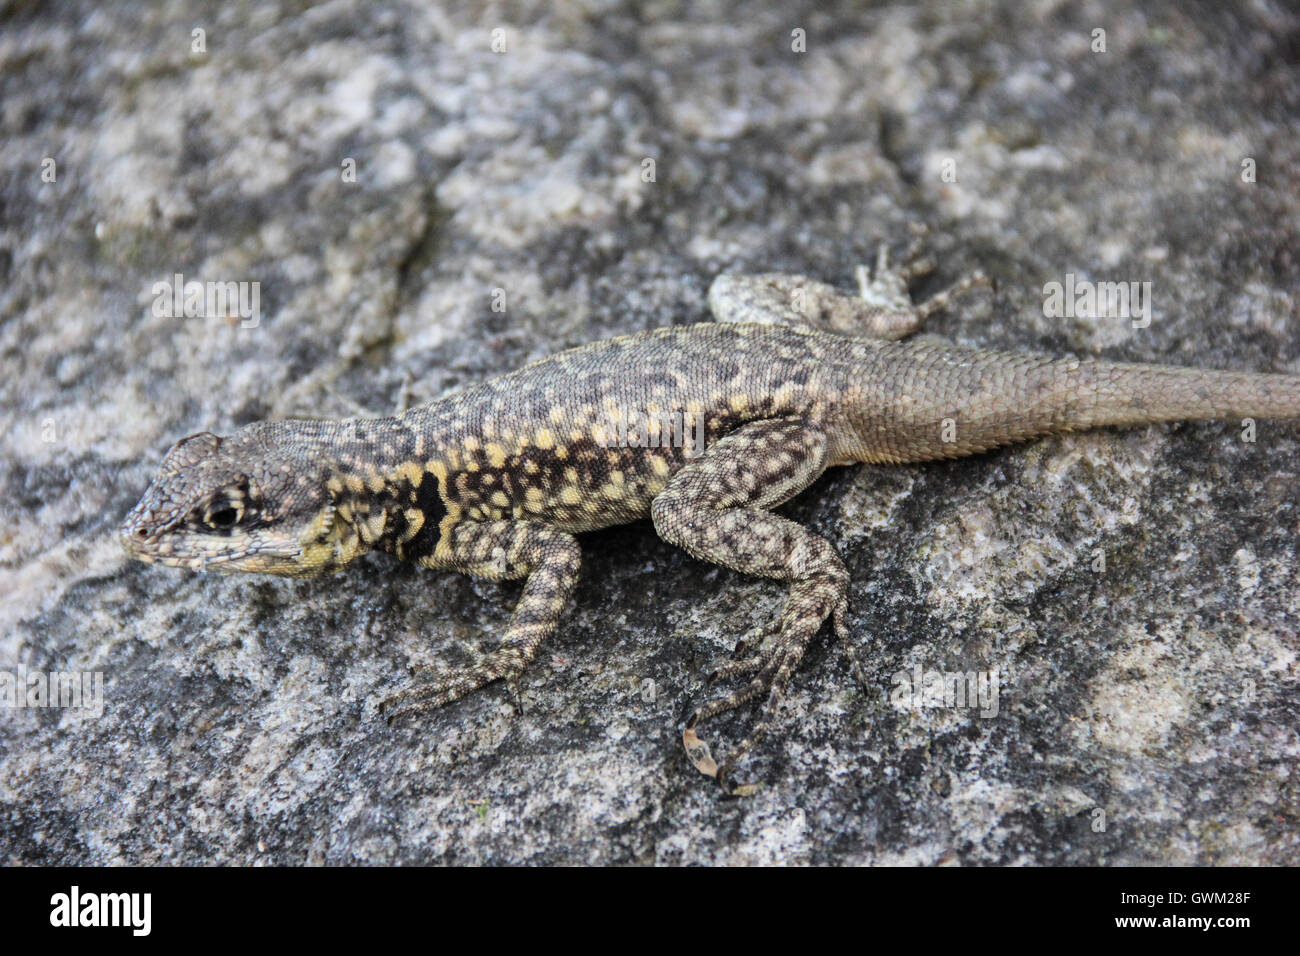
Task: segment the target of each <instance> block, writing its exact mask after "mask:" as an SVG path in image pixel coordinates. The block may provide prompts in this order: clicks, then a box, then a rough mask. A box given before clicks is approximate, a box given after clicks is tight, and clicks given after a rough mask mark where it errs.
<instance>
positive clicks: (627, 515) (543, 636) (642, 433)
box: [119, 243, 1300, 793]
mask: <svg viewBox="0 0 1300 956" xmlns="http://www.w3.org/2000/svg"><path fill="white" fill-rule="evenodd" d="M915 245H916V244H915V243H914V244H913V246H914V247H915ZM933 268H934V264H933V261H932V260H926V259H923V258H919V257H918V256H917V255H916V252H915V248H913V249H909V252H908V255H907V256H905V257H904V260H903V262H902V263H901V264H900V266H899V267H897V268H894V267H891V266H890V264H889V261H888V250H887V249H886V247H884V246H881V248H880V251H879V253H878V256H877V261H876V264H875V269H874V271H872V270H867V269H866V268H860V269H859V270H858V279H859V288H858V290H856V292H855V293H847V292H842V291H840V290H839V289H838V288H836V287H834V286H832V285H829V284H826V283H823V282H819V281H817V280H815V279H812V278H808V277H806V276H799V275H791V274H784V273H766V274H757V275H742V274H722V275H719V276H718V277H717V278H716V279H715V280H714V281H713V283H712V284H711V286H710V289H709V293H708V302H709V307H710V309H711V311H712V313H713V316H714V318H715V320H716V321H713V322H705V323H700V324H694V325H678V326H670V327H667V328H663V329H658V330H655V331H645V332H638V333H635V334H631V335H624V336H619V337H616V338H611V339H607V340H605V341H600V342H595V343H591V344H587V345H583V346H580V347H578V348H573V349H570V350H568V351H563V352H560V353H558V354H555V355H552V356H550V357H547V358H543V359H540V360H538V361H535V362H533V363H531V364H529V365H527V366H525V367H524V368H522V369H519V370H517V371H515V372H512V373H509V374H506V375H503V376H500V377H497V378H494V379H492V380H489V381H486V382H483V383H481V384H478V385H474V386H470V387H468V388H465V389H463V390H460V391H458V392H454V393H452V394H450V395H447V396H445V397H441V398H438V399H435V400H434V401H431V402H428V403H426V404H424V405H420V406H418V407H414V408H411V409H409V410H407V411H404V412H402V413H400V414H396V415H391V416H387V417H369V418H367V417H358V418H350V419H342V420H293V419H289V420H278V421H263V422H255V423H252V424H249V425H245V426H243V427H242V428H240V429H238V430H237V431H235V432H233V433H232V434H231V435H229V436H227V437H220V436H217V435H215V434H212V433H210V432H201V433H198V434H194V435H190V436H188V437H185V438H183V439H181V440H180V441H178V442H177V443H176V444H175V445H173V446H172V447H171V449H170V450H169V451H168V452H167V453H166V455H165V457H164V458H163V460H162V463H161V465H160V466H159V469H158V472H157V475H156V477H155V478H154V480H153V482H152V484H151V485H150V486H149V488H148V489H147V490H146V492H145V494H144V495H143V497H142V498H141V499H140V501H139V503H138V504H137V505H136V506H135V508H134V509H133V510H132V511H131V512H130V514H129V515H128V516H127V518H126V519H125V521H124V522H123V524H122V526H121V528H120V531H119V535H120V540H121V541H122V543H123V545H124V547H125V550H126V551H127V553H128V554H129V555H130V556H132V557H134V558H137V559H139V560H141V561H145V562H151V563H156V564H160V565H165V566H172V567H181V568H191V569H200V570H209V569H215V570H218V571H226V572H259V573H267V574H275V575H291V576H313V575H318V574H324V573H329V572H336V571H338V570H340V569H341V568H343V567H344V566H345V565H347V564H349V563H350V562H352V561H353V560H355V559H356V558H357V557H358V556H360V555H361V554H363V553H365V552H367V551H370V550H382V551H386V552H389V553H391V554H393V555H395V556H396V557H397V558H399V559H404V560H411V561H416V562H418V563H419V564H420V565H423V566H424V567H426V568H431V569H435V570H450V571H457V572H462V573H465V574H469V575H476V576H481V577H484V578H489V579H496V580H507V579H523V582H524V583H523V589H522V592H521V594H520V597H519V598H518V601H517V604H516V606H515V609H514V612H513V614H512V616H511V618H510V621H509V624H508V626H507V627H506V628H505V632H504V635H503V636H502V638H501V641H500V643H499V646H498V647H497V648H496V649H494V650H492V651H491V652H489V653H487V654H486V655H484V656H483V657H482V658H481V659H480V661H479V662H478V663H476V664H474V665H472V666H469V667H465V668H461V669H458V670H452V671H449V672H447V673H444V674H442V675H440V676H438V677H436V678H434V679H432V680H425V681H423V682H415V683H413V684H411V685H410V686H407V687H405V688H403V689H400V690H397V691H395V692H394V693H391V694H390V695H388V696H387V697H386V698H384V699H383V700H382V701H381V702H380V703H379V705H378V708H377V709H378V710H379V712H380V713H381V714H383V715H384V716H385V717H386V718H387V719H388V720H389V722H390V723H391V721H392V720H393V719H394V718H395V717H398V716H406V715H415V714H420V713H422V712H427V711H428V710H431V709H433V708H437V707H441V706H443V705H445V704H448V703H450V702H452V701H454V700H457V699H459V698H461V697H463V696H465V695H466V694H468V693H470V692H471V691H474V690H477V689H478V688H480V687H483V686H484V685H486V684H489V683H491V682H493V681H496V680H499V679H503V678H507V679H511V680H513V679H516V678H518V676H519V675H520V674H522V673H523V672H524V670H525V669H526V668H527V667H528V666H529V664H530V663H531V662H532V661H533V660H534V659H535V658H536V657H537V655H538V651H539V648H540V647H541V646H542V645H543V643H544V642H545V641H546V640H547V639H548V638H550V637H551V636H552V635H553V634H554V633H555V632H556V630H557V628H558V627H559V624H560V621H561V616H562V613H563V611H564V608H565V606H566V604H567V603H568V601H569V599H570V597H571V595H572V593H573V591H574V588H575V585H576V583H577V581H578V577H579V566H580V564H581V548H580V545H579V541H578V538H577V537H576V536H577V535H578V534H580V533H582V532H585V531H591V530H595V529H598V528H604V527H608V526H613V525H620V524H625V523H629V522H633V521H637V520H643V519H646V518H649V519H650V520H651V521H652V522H653V526H654V529H655V531H656V532H657V534H658V535H659V537H660V538H662V539H663V540H664V541H666V542H668V543H670V544H673V545H676V546H678V547H680V548H683V549H684V550H685V551H687V552H688V553H689V554H690V555H692V556H694V557H695V558H698V559H700V560H701V561H705V562H711V563H713V564H716V565H722V566H724V567H727V568H731V569H734V570H737V571H740V572H744V573H747V574H751V575H760V576H764V577H767V578H772V579H776V580H778V581H781V582H784V583H785V584H786V585H787V586H788V590H787V593H786V597H785V600H784V604H783V606H782V607H781V609H780V611H779V612H778V613H777V614H776V615H775V617H774V619H773V620H772V622H771V623H770V624H769V625H768V626H767V627H766V628H764V629H761V630H760V632H759V634H758V635H757V637H756V639H754V640H750V641H746V640H741V641H740V643H738V644H737V646H736V655H735V657H734V658H732V659H729V660H728V661H726V662H724V663H721V664H719V665H718V666H717V667H715V668H714V669H713V671H712V672H711V674H710V675H709V684H710V685H713V683H714V682H716V681H729V682H730V683H731V689H730V690H725V689H724V690H723V691H721V692H718V693H716V694H715V695H714V696H712V697H710V698H708V699H707V700H706V701H705V702H703V703H701V704H699V705H698V706H696V707H694V709H693V710H691V711H690V712H689V714H688V715H687V716H686V717H685V718H684V720H683V721H682V722H681V724H680V729H681V735H682V741H683V745H684V746H685V748H686V751H687V755H688V758H689V759H690V760H691V761H692V762H693V763H694V765H695V766H696V768H697V769H699V770H700V771H701V772H703V773H705V774H707V775H709V776H712V777H714V778H716V779H717V781H718V782H719V783H721V784H723V787H724V789H726V790H727V791H728V792H731V793H744V792H750V790H751V789H752V788H748V787H732V786H731V783H730V778H731V776H732V773H733V771H734V768H735V766H736V762H737V761H738V760H739V759H740V758H741V757H742V756H743V755H744V754H746V753H747V752H748V751H750V750H751V748H753V747H754V746H755V744H756V743H757V742H758V741H759V740H760V739H761V738H762V737H763V736H764V734H765V733H767V732H768V731H769V729H770V728H771V726H772V724H773V722H774V720H775V719H776V717H777V714H778V709H779V707H780V704H781V702H782V699H783V696H784V693H785V689H786V686H787V683H788V681H789V680H790V678H791V675H792V674H793V673H794V671H795V668H796V667H797V666H798V664H799V662H800V660H801V658H802V657H803V655H804V651H805V649H806V648H807V647H808V646H809V643H810V642H811V641H812V639H813V638H814V637H815V635H816V634H817V633H818V632H819V631H820V630H821V628H822V626H823V624H824V623H826V622H827V620H828V619H829V621H830V624H831V629H832V631H833V632H834V634H835V635H836V637H837V638H838V639H839V641H840V642H841V644H842V645H843V647H844V649H845V651H846V654H847V657H848V661H849V663H850V666H851V670H852V672H853V675H854V677H855V678H856V679H857V680H858V681H859V682H860V683H863V684H864V686H865V681H864V679H863V676H862V670H861V667H860V664H859V661H858V659H857V656H856V654H855V651H854V646H853V643H852V641H851V640H850V635H849V630H848V626H847V613H848V588H849V575H848V573H847V571H846V568H845V564H844V562H843V560H842V559H841V558H840V556H839V554H838V553H837V552H836V550H835V548H834V547H833V546H832V545H831V543H830V542H829V541H827V540H826V539H825V538H824V537H822V536H820V535H817V534H815V533H813V532H812V531H811V530H809V529H808V528H806V527H804V526H802V525H800V524H797V523H795V522H794V521H792V520H790V519H788V518H786V517H783V516H781V515H778V514H776V513H774V511H773V509H775V508H777V507H778V506H779V505H782V504H783V503H785V502H787V501H789V500H790V499H791V498H793V497H794V496H796V495H798V494H799V493H800V492H802V491H803V490H804V489H806V488H808V486H809V485H811V484H812V483H813V482H814V481H815V480H816V479H817V478H818V477H819V476H820V475H821V474H822V473H823V472H824V471H825V470H826V469H827V468H830V467H835V466H842V465H850V464H854V463H874V464H908V463H918V462H926V461H933V460H938V459H950V458H955V457H959V456H964V455H973V454H977V453H980V452H984V451H987V450H989V449H992V448H995V447H998V446H1002V445H1007V444H1011V443H1015V442H1022V441H1028V440H1031V439H1035V438H1039V437H1042V436H1047V435H1052V434H1058V433H1063V432H1069V431H1072V430H1075V429H1084V428H1093V427H1099V426H1117V425H1121V426H1122V425H1136V424H1145V423H1154V422H1167V421H1178V420H1194V419H1236V418H1282V419H1286V418H1297V417H1300V376H1296V375H1286V374H1271V373H1250V372H1234V371H1212V370H1202V369H1196V368H1184V367H1172V366H1160V365H1149V364H1147V365H1143V364H1131V363H1120V362H1110V361H1104V360H1100V359H1089V358H1084V359H1081V358H1055V357H1052V356H1048V355H1041V354H1021V353H1014V352H997V351H990V350H985V349H979V348H968V347H959V346H957V345H951V344H945V343H936V342H932V341H925V340H919V339H910V340H909V336H911V335H912V333H914V332H916V331H917V330H918V329H919V328H920V327H921V326H922V324H923V323H924V321H925V320H926V319H927V318H928V317H929V316H930V315H932V314H934V313H936V312H938V311H940V310H941V309H945V308H948V307H949V305H950V303H951V302H952V301H953V300H954V299H955V297H956V296H957V295H959V294H961V293H964V292H966V291H967V290H969V289H972V288H974V287H976V286H981V285H988V284H990V283H989V281H988V279H987V278H986V277H985V276H984V275H983V274H982V273H974V274H972V275H969V276H967V277H966V278H964V279H962V280H960V281H958V282H957V283H956V284H955V285H953V286H952V287H950V288H948V289H947V290H945V291H943V292H939V293H937V294H935V295H933V296H931V297H930V298H928V299H926V300H925V301H923V302H920V303H913V301H912V298H911V296H910V293H909V291H908V283H909V282H910V281H912V280H913V279H915V278H916V277H917V276H919V275H924V274H925V273H927V272H929V271H932V270H933ZM756 698H762V699H763V702H762V708H761V712H760V714H759V716H758V718H757V719H756V720H755V722H754V723H753V724H752V726H751V729H750V730H749V732H748V734H747V735H746V736H745V737H744V739H743V740H741V741H740V742H739V743H738V744H737V745H736V746H735V747H734V748H733V749H732V750H731V752H730V754H729V755H728V756H727V757H726V759H725V760H722V761H721V762H719V761H717V760H715V759H714V757H713V756H712V754H711V753H710V751H709V747H708V745H707V744H706V743H705V742H704V741H703V740H702V739H701V738H700V736H699V735H698V733H697V728H698V727H699V726H700V725H701V723H702V722H703V721H705V720H708V719H709V718H712V717H716V716H717V715H719V714H722V713H724V712H727V711H731V710H734V709H736V708H738V707H741V706H742V705H744V704H746V703H748V702H750V701H752V700H754V699H756Z"/></svg>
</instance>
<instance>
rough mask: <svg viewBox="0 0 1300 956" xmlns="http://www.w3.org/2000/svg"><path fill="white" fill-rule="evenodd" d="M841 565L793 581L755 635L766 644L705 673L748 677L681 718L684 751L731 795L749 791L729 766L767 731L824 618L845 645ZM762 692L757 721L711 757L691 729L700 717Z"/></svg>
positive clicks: (716, 676)
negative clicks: (722, 755) (724, 753)
mask: <svg viewBox="0 0 1300 956" xmlns="http://www.w3.org/2000/svg"><path fill="white" fill-rule="evenodd" d="M842 570H843V569H842V566H840V567H838V568H834V567H832V568H828V569H826V571H824V572H822V573H818V574H814V575H811V576H809V577H807V578H804V579H801V580H800V581H798V582H797V583H796V584H795V585H794V587H792V589H791V593H790V596H789V598H788V599H787V600H786V604H785V607H784V608H783V609H782V611H781V614H780V616H779V617H778V618H777V620H776V621H775V622H773V623H772V624H771V625H769V626H768V627H767V628H765V629H764V630H763V631H762V632H761V634H762V636H761V637H760V638H759V641H762V642H763V643H764V644H766V647H765V649H763V650H761V651H759V652H758V653H756V654H753V655H750V656H747V657H743V658H741V659H740V660H733V661H729V662H727V663H724V664H720V665H719V666H717V667H715V668H714V669H713V671H712V672H711V673H710V674H709V678H708V679H709V683H710V684H713V683H715V682H716V681H719V680H723V679H725V678H729V677H745V676H748V677H749V678H750V679H749V680H748V682H746V683H745V684H743V685H741V686H740V687H737V688H736V689H735V690H733V691H731V692H730V693H729V694H725V695H723V696H720V697H716V698H714V699H713V700H710V701H708V702H706V703H704V704H702V705H700V706H699V707H697V708H695V710H694V711H693V712H692V713H691V714H690V715H689V716H688V717H687V718H686V722H685V726H684V728H683V731H682V743H683V745H684V746H685V748H686V753H687V756H688V757H689V758H690V760H691V762H692V763H693V764H694V765H695V767H696V769H697V770H699V771H700V772H701V773H703V774H706V775H707V776H710V777H714V778H715V779H716V780H717V781H718V784H719V785H720V786H721V787H722V788H723V789H724V790H727V792H729V793H731V794H733V795H736V796H744V795H747V794H749V793H752V792H753V790H754V787H752V786H738V787H732V786H731V785H730V778H731V774H732V771H733V770H734V769H735V766H736V763H737V762H738V761H739V760H740V758H741V757H743V756H744V755H745V754H746V753H748V752H749V751H750V750H751V749H752V748H753V747H754V745H755V744H757V743H758V742H759V740H761V739H762V738H763V736H764V735H765V734H766V733H767V732H768V730H769V728H770V727H771V725H772V722H773V721H774V720H775V718H776V714H777V711H778V710H779V709H780V706H781V701H782V700H783V698H784V697H785V688H786V684H787V683H788V682H789V679H790V675H791V674H793V673H794V670H795V668H796V667H797V666H798V665H799V661H800V660H802V659H803V655H804V651H805V650H807V647H808V644H809V642H810V641H811V640H812V639H813V637H814V636H815V635H816V634H817V631H818V630H819V629H820V628H821V625H822V622H823V621H825V620H826V618H828V617H829V618H831V620H832V622H833V625H834V628H835V632H836V634H837V635H838V636H840V637H841V639H843V641H844V643H845V645H846V646H848V628H847V627H846V625H845V621H844V618H845V613H846V611H847V608H848V602H847V597H846V594H845V592H846V590H847V574H846V573H845V574H841V573H840V572H842ZM755 643H757V642H755ZM749 644H750V642H749V641H741V642H740V643H739V644H738V645H737V651H738V652H740V653H743V652H744V649H745V648H747V647H748V646H749ZM855 670H856V666H855ZM751 675H752V676H751ZM764 694H766V696H767V702H766V704H765V705H764V707H763V713H762V715H761V716H760V718H759V720H758V722H757V723H756V724H754V726H753V728H752V729H751V730H750V732H749V734H748V735H747V736H746V737H745V739H744V740H742V741H741V742H740V743H739V744H737V745H736V747H735V749H734V750H733V751H732V752H731V754H730V755H729V756H728V757H727V758H726V759H725V760H723V761H722V762H721V763H717V762H715V761H714V759H713V756H712V754H711V753H710V751H709V747H708V745H707V744H706V743H704V741H702V740H701V739H700V738H699V736H698V734H697V733H696V728H697V727H698V726H699V724H700V722H701V721H704V720H708V719H709V718H710V717H716V716H717V715H719V714H723V713H726V712H727V711H730V710H735V709H736V708H737V707H740V706H741V705H743V704H746V703H748V702H749V701H751V700H753V699H754V698H756V697H760V696H763V695H764Z"/></svg>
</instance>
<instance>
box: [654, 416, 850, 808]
mask: <svg viewBox="0 0 1300 956" xmlns="http://www.w3.org/2000/svg"><path fill="white" fill-rule="evenodd" d="M826 459H827V442H826V435H825V433H824V432H823V431H822V430H821V428H820V426H819V425H818V424H817V423H815V422H810V421H808V420H807V419H804V418H797V417H794V418H781V419H769V420H764V421H756V422H750V423H749V424H748V425H745V426H743V427H741V428H739V429H738V430H736V431H735V432H733V433H732V434H730V435H728V436H726V437H725V438H723V439H722V440H720V441H718V442H716V443H715V444H713V445H712V446H710V448H709V449H708V450H707V451H706V452H705V453H704V454H703V455H702V456H700V457H699V458H698V459H696V460H695V461H693V462H691V463H690V464H688V465H686V466H685V467H684V468H683V469H682V470H681V471H679V472H678V473H677V474H676V475H674V476H673V477H672V479H671V480H670V481H669V482H668V484H667V485H665V486H664V489H663V491H661V492H660V493H659V495H658V496H657V497H656V498H655V500H654V502H653V504H652V505H651V515H652V517H653V519H654V525H655V530H656V531H657V532H658V533H659V536H660V537H661V538H663V539H664V540H665V541H668V542H670V543H672V544H676V545H678V546H679V547H681V548H684V549H685V550H686V551H688V552H690V553H691V554H692V555H694V556H695V557H697V558H700V559H701V560H704V561H711V562H713V563H714V564H721V565H723V566H725V567H729V568H734V569H735V570H737V571H743V572H745V573H747V574H757V575H761V576H763V577H769V578H776V579H778V580H782V581H788V582H789V584H790V590H789V592H788V594H787V597H786V600H785V604H784V606H783V607H782V609H781V612H780V614H779V615H778V617H777V619H776V621H775V622H774V624H773V626H772V627H771V628H769V629H768V631H767V634H768V640H767V641H766V646H764V647H763V648H762V649H760V650H759V652H758V653H757V654H754V655H753V656H751V657H749V658H747V659H745V660H741V661H736V662H733V663H730V664H725V665H722V666H721V667H718V668H717V669H716V670H715V671H714V677H715V678H716V677H730V676H741V675H744V676H749V675H752V676H750V677H749V680H748V681H746V683H745V684H744V685H742V686H741V687H739V688H737V689H736V690H734V691H733V692H732V693H730V694H726V695H723V696H721V697H719V698H717V699H715V700H712V701H710V702H708V703H706V704H704V705H702V706H701V707H699V708H697V709H696V710H695V711H694V713H693V714H691V716H690V717H689V718H688V719H687V722H686V728H685V731H684V733H683V743H684V744H685V745H686V748H687V753H688V755H690V756H691V759H692V761H693V762H694V763H695V765H696V767H697V768H698V769H699V770H700V771H701V772H703V773H706V774H709V775H710V776H716V777H717V779H718V781H719V783H721V784H723V785H724V786H725V785H726V781H727V778H728V776H729V775H730V772H731V770H732V768H733V767H734V766H735V763H736V761H737V760H738V759H739V758H740V757H741V756H742V755H743V754H744V753H745V752H746V751H748V750H749V749H750V748H751V747H753V746H754V744H755V743H757V742H758V740H759V739H760V738H761V737H762V736H763V735H764V733H766V732H767V730H768V728H769V727H770V726H771V724H772V722H773V720H774V718H775V717H776V713H777V709H778V708H779V707H780V704H781V700H782V697H783V696H784V694H785V687H786V683H787V682H788V681H789V679H790V675H791V674H792V673H793V672H794V669H795V667H796V666H798V664H799V661H800V659H801V658H802V657H803V654H804V650H805V649H806V648H807V646H808V643H809V642H810V641H811V640H812V639H813V637H814V636H815V635H816V633H817V631H818V630H819V629H820V628H821V625H822V622H824V621H825V620H826V619H827V618H828V617H830V618H833V620H834V623H835V628H836V631H837V632H838V633H840V634H841V635H842V636H846V634H845V627H844V617H845V613H846V611H847V608H848V601H847V594H848V581H849V576H848V572H847V571H846V570H845V567H844V562H843V561H841V560H840V557H839V555H837V554H836V553H835V550H834V549H833V548H832V547H831V545H830V543H829V542H827V541H826V540H825V539H824V538H822V537H819V536H818V535H815V534H813V533H812V532H811V531H809V530H808V529H807V528H804V527H802V526H801V525H798V524H796V523H795V522H793V521H790V520H789V519H787V518H782V517H780V516H778V515H774V514H772V513H771V512H770V511H768V510H767V509H768V508H772V507H775V506H776V505H778V504H781V503H782V502H784V501H786V500H788V499H790V498H792V497H794V496H795V495H796V494H798V493H799V492H800V491H802V490H803V489H804V488H806V487H808V485H810V484H812V482H813V481H815V480H816V479H817V476H818V475H820V474H821V473H822V470H823V469H824V468H825V466H826ZM763 695H766V698H767V701H766V704H765V705H764V707H763V712H762V715H761V716H760V718H759V720H758V722H757V723H756V724H755V725H754V727H753V728H752V730H751V731H750V733H749V734H748V736H746V737H745V739H744V740H743V741H741V743H740V744H739V745H738V746H737V747H736V749H735V751H734V752H733V753H732V754H731V756H730V757H728V758H727V759H726V760H724V761H723V762H722V764H721V765H717V764H715V763H713V761H712V758H710V757H708V756H707V755H705V752H704V751H703V750H702V747H701V745H700V742H699V739H698V737H696V736H695V729H696V727H697V726H698V725H699V723H700V721H702V720H706V719H708V718H709V717H713V716H716V715H717V714H721V713H724V712H725V711H728V710H733V709H735V708H736V707H739V706H740V705H741V704H744V703H746V702H747V701H749V700H752V699H753V698H755V697H760V696H763Z"/></svg>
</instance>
